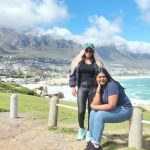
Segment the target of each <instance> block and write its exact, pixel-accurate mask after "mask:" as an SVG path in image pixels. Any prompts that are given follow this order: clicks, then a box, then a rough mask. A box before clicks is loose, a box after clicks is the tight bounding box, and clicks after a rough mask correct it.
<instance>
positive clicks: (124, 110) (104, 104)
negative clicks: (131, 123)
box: [85, 68, 132, 150]
mask: <svg viewBox="0 0 150 150" xmlns="http://www.w3.org/2000/svg"><path fill="white" fill-rule="evenodd" d="M96 81H97V83H96V86H95V90H94V98H93V102H92V103H91V108H92V110H91V113H90V142H89V143H88V145H87V147H86V149H85V150H102V147H101V146H100V142H101V139H102V134H103V130H104V125H105V123H117V122H122V121H125V120H128V119H129V118H130V116H131V113H132V104H131V102H130V100H129V98H128V97H127V95H126V94H125V92H124V88H123V87H122V86H121V85H120V83H119V82H117V81H115V80H114V79H112V77H111V76H110V74H109V73H108V72H107V70H106V69H104V68H100V69H99V71H98V72H97V76H96Z"/></svg>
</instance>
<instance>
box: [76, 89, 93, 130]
mask: <svg viewBox="0 0 150 150" xmlns="http://www.w3.org/2000/svg"><path fill="white" fill-rule="evenodd" d="M91 92H92V91H91V90H90V89H88V88H87V89H86V90H85V88H84V89H82V88H79V89H78V95H77V101H78V121H79V126H80V128H84V118H85V111H86V102H87V100H88V128H87V129H88V130H89V117H90V111H91V107H90V104H91V102H92V100H93V97H92V94H91Z"/></svg>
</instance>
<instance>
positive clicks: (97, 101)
mask: <svg viewBox="0 0 150 150" xmlns="http://www.w3.org/2000/svg"><path fill="white" fill-rule="evenodd" d="M100 91H101V85H100V84H98V86H97V88H96V92H95V96H94V98H93V102H92V103H91V105H100V104H101V93H100Z"/></svg>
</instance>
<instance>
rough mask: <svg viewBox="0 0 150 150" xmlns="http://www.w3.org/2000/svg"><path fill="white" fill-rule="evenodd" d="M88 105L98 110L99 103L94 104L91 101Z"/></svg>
mask: <svg viewBox="0 0 150 150" xmlns="http://www.w3.org/2000/svg"><path fill="white" fill-rule="evenodd" d="M90 106H91V108H92V109H93V110H98V106H99V105H94V104H93V103H91V105H90Z"/></svg>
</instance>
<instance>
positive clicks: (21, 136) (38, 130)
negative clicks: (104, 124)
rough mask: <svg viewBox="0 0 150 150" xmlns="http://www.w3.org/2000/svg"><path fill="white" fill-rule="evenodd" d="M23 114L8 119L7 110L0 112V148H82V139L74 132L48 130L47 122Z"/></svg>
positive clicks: (21, 149) (16, 149) (78, 149)
mask: <svg viewBox="0 0 150 150" xmlns="http://www.w3.org/2000/svg"><path fill="white" fill-rule="evenodd" d="M24 115H25V114H22V117H20V118H16V119H10V118H9V113H8V112H1V113H0V150H83V149H84V148H85V146H86V142H85V140H84V141H80V142H79V141H76V139H75V135H74V134H67V133H62V132H58V131H48V129H47V122H46V121H41V120H38V119H35V120H27V119H25V116H24Z"/></svg>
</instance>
